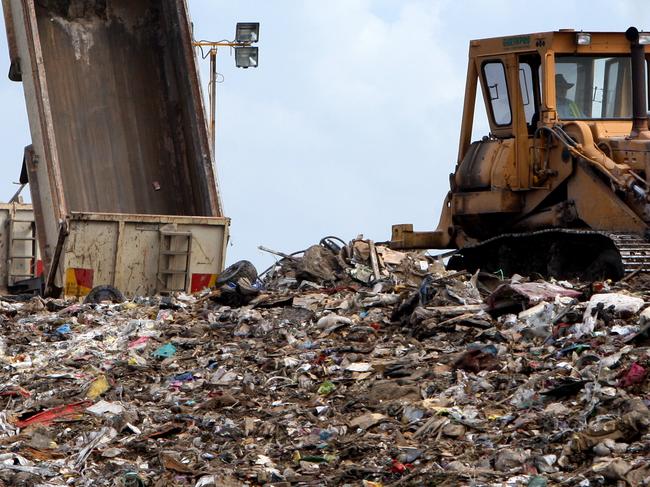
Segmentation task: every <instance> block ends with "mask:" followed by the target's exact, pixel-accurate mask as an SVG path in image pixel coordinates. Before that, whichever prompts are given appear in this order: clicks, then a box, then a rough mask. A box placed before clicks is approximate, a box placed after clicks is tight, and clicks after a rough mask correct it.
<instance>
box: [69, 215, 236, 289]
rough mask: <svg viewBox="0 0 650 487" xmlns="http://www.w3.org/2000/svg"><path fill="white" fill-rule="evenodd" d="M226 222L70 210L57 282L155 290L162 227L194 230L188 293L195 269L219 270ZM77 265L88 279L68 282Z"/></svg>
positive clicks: (202, 272) (73, 286) (158, 285)
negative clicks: (60, 270) (72, 211)
mask: <svg viewBox="0 0 650 487" xmlns="http://www.w3.org/2000/svg"><path fill="white" fill-rule="evenodd" d="M228 223H229V221H228V219H226V218H211V217H182V216H181V217H174V216H169V215H125V214H98V213H73V215H72V218H71V219H70V226H69V234H68V237H67V239H66V243H65V250H64V253H63V256H62V258H61V262H60V264H59V266H60V268H61V269H62V274H63V276H64V277H63V282H61V283H60V284H57V285H60V286H61V287H64V289H66V290H71V291H73V292H71V293H70V294H80V295H83V294H85V293H87V292H88V291H89V290H90V289H89V288H88V284H92V286H97V285H106V284H108V285H113V286H115V287H117V288H118V289H119V290H120V291H122V292H123V293H124V294H125V295H126V296H135V295H151V294H155V293H156V292H159V291H160V290H161V288H162V283H161V282H159V276H158V269H159V261H160V238H161V237H160V235H161V231H162V230H164V229H166V228H169V227H173V228H174V229H175V230H177V231H179V232H190V233H191V235H192V239H191V242H192V247H191V252H190V262H189V268H188V279H187V285H186V289H185V290H186V291H188V292H189V291H190V290H191V281H192V279H191V277H192V275H193V274H199V275H214V276H216V275H217V274H219V273H220V272H221V270H222V269H223V266H224V259H225V243H226V242H227V241H228ZM75 270H76V272H77V274H79V275H81V274H83V276H84V278H85V279H86V282H85V283H83V284H84V285H80V283H79V279H77V280H76V281H74V282H72V283H71V285H70V286H67V284H68V283H70V279H69V276H70V275H71V274H74V272H75ZM77 291H78V293H77Z"/></svg>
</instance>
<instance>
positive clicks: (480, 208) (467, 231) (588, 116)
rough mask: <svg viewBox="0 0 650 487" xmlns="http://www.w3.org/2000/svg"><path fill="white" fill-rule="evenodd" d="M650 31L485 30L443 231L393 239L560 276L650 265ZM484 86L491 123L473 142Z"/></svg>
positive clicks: (600, 274) (471, 70) (470, 260)
mask: <svg viewBox="0 0 650 487" xmlns="http://www.w3.org/2000/svg"><path fill="white" fill-rule="evenodd" d="M649 44H650V34H649V33H645V32H639V30H638V29H636V28H634V27H631V28H629V29H628V30H627V31H626V32H583V31H580V32H576V31H574V30H570V29H565V30H560V31H556V32H545V33H537V34H525V35H517V36H508V37H499V38H491V39H480V40H473V41H471V42H470V45H469V63H468V68H467V80H466V88H465V101H464V108H463V115H462V125H461V130H460V143H459V150H458V158H457V161H456V166H455V171H454V173H453V174H451V175H450V191H449V193H448V194H447V196H446V198H445V200H444V203H443V208H442V214H441V217H440V222H439V224H438V227H437V229H436V230H435V231H428V232H417V231H414V230H413V226H412V225H394V226H393V231H392V239H391V245H392V247H393V248H398V249H408V248H420V249H457V251H455V252H454V251H452V252H450V254H451V257H450V259H449V266H450V267H452V268H466V269H469V270H472V271H474V270H476V269H482V270H484V271H488V272H502V273H504V274H513V273H515V272H517V273H522V274H527V275H530V274H531V273H538V274H541V275H544V276H554V277H558V278H565V277H581V278H584V279H596V278H612V279H620V278H622V277H623V276H624V275H625V274H626V273H631V272H635V271H638V270H650V242H649V241H648V238H647V237H648V229H649V224H650V206H649V201H650V196H649V184H650V132H649V131H648V76H647V72H648V70H647V63H648V59H649V52H650V51H649V49H650V48H649V47H648V45H649ZM479 86H480V88H481V91H482V95H483V101H484V103H485V108H486V112H487V117H488V119H489V127H490V133H489V134H487V135H485V136H484V137H483V138H482V139H481V140H478V141H472V140H471V137H472V129H473V123H474V116H475V108H476V107H475V100H476V98H477V97H476V95H477V90H478V87H479Z"/></svg>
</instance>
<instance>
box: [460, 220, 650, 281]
mask: <svg viewBox="0 0 650 487" xmlns="http://www.w3.org/2000/svg"><path fill="white" fill-rule="evenodd" d="M517 242H519V248H517ZM556 242H557V243H559V244H560V245H563V247H560V248H561V249H562V250H561V252H564V254H562V253H560V254H557V253H556V249H554V246H555V243H556ZM503 249H505V253H504V251H503ZM608 249H610V250H611V251H613V250H615V251H616V252H617V253H618V255H617V256H616V257H612V256H608V255H607V251H608ZM458 253H459V254H460V255H462V259H463V260H462V264H464V265H468V267H471V268H472V269H473V268H474V267H476V268H488V269H489V268H492V270H493V271H494V270H495V269H500V270H503V269H506V270H507V271H508V272H510V273H512V272H517V273H522V272H524V273H525V272H527V271H528V272H537V273H540V274H542V275H546V274H545V273H548V275H552V276H553V277H558V276H557V274H556V272H558V273H560V274H566V273H570V274H576V275H581V269H582V270H584V271H585V272H584V274H582V277H583V278H585V279H594V278H596V277H595V274H594V272H595V273H599V272H601V271H602V269H603V266H605V268H604V269H606V272H607V273H608V274H609V277H611V278H615V279H620V278H622V277H624V276H625V275H630V274H631V273H633V272H650V240H648V239H646V238H644V237H643V236H642V235H638V234H634V233H622V232H606V231H598V230H591V229H577V228H573V229H569V228H549V229H544V230H537V231H533V232H523V233H506V234H501V235H498V236H496V237H492V238H490V239H487V240H483V241H481V242H479V243H476V244H474V245H468V246H467V247H464V248H463V249H460V250H459V251H458ZM558 255H559V260H554V259H557V258H558ZM468 258H469V260H467V259H468ZM599 259H600V262H599V261H598V260H599ZM612 259H614V260H616V262H614V261H613V260H612ZM486 263H487V265H486ZM594 266H596V267H594ZM551 269H553V270H551ZM558 269H559V271H558ZM603 277H604V276H603Z"/></svg>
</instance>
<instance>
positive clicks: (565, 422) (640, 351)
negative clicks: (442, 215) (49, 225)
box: [0, 238, 650, 487]
mask: <svg viewBox="0 0 650 487" xmlns="http://www.w3.org/2000/svg"><path fill="white" fill-rule="evenodd" d="M280 255H281V256H282V258H281V259H280V260H279V261H278V262H277V264H276V265H275V266H273V267H272V268H271V269H270V270H268V271H267V272H264V273H262V276H261V277H260V276H258V274H257V270H256V269H255V268H254V267H253V266H252V265H251V264H250V263H248V262H240V263H237V264H235V265H234V266H231V267H230V268H228V269H227V270H226V271H224V273H223V274H222V275H221V276H220V278H219V280H218V281H217V287H216V288H214V289H212V290H206V291H204V292H202V293H199V294H197V295H191V296H190V295H185V294H178V295H175V296H171V297H154V298H134V299H132V300H130V301H125V302H121V303H110V302H104V303H99V304H90V303H89V304H81V303H77V302H66V301H63V300H43V299H41V298H31V299H29V300H26V301H22V302H21V301H17V300H15V299H12V298H9V297H6V298H3V299H2V300H1V301H0V312H1V313H0V316H1V317H2V320H1V321H2V326H1V330H2V332H1V334H0V362H1V364H2V376H1V380H0V400H1V401H2V409H1V412H0V485H6V486H59V485H74V486H123V487H134V486H137V487H144V486H185V485H187V486H195V487H209V486H240V485H269V486H270V485H273V486H278V487H279V486H291V485H309V486H311V485H347V486H366V487H378V486H389V485H423V484H426V485H448V486H457V485H475V486H479V485H485V486H487V485H493V486H506V485H507V486H520V485H521V486H531V487H532V486H535V487H541V486H546V485H576V486H597V485H629V486H636V485H650V464H649V462H648V458H650V411H649V409H648V406H649V405H650V394H649V391H650V387H649V384H650V379H649V378H648V369H649V367H650V352H649V350H650V348H649V346H650V307H647V305H646V302H647V300H648V292H647V291H645V288H646V285H645V282H644V277H643V275H636V276H633V277H632V278H631V279H629V280H628V281H624V282H620V283H610V282H596V283H577V282H573V283H570V282H548V281H543V280H538V279H535V278H534V277H530V278H525V277H522V276H512V277H511V278H504V277H503V276H497V275H492V274H486V273H481V272H477V273H476V274H474V275H471V274H469V273H467V272H462V271H447V270H445V268H444V265H443V264H442V262H441V261H439V260H437V259H436V258H435V257H432V256H428V255H425V254H424V253H418V252H411V253H403V252H396V251H393V250H390V249H388V248H387V247H385V246H383V245H379V244H374V243H373V242H372V241H368V240H364V239H362V238H358V239H356V240H354V241H352V242H350V243H345V242H339V241H338V240H337V239H334V238H326V239H324V240H323V241H321V243H320V244H319V245H315V246H313V247H311V248H309V249H307V250H306V251H304V252H302V253H298V254H292V255H285V254H280Z"/></svg>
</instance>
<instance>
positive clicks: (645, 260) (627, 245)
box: [607, 233, 650, 274]
mask: <svg viewBox="0 0 650 487" xmlns="http://www.w3.org/2000/svg"><path fill="white" fill-rule="evenodd" d="M607 236H608V237H609V238H610V239H612V242H614V245H615V246H616V248H617V249H618V251H619V253H620V254H621V260H622V261H623V266H624V268H625V273H626V274H630V273H632V272H635V271H641V272H649V271H650V241H648V240H647V239H645V238H643V237H641V236H640V235H636V234H632V233H610V234H607Z"/></svg>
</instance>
